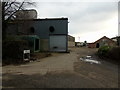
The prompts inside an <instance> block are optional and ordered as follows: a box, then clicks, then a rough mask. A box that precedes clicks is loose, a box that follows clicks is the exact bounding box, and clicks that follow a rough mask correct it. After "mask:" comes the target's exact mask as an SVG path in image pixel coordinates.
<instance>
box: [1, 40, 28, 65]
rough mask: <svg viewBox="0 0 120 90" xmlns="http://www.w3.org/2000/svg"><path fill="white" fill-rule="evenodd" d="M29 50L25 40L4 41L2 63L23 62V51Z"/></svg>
mask: <svg viewBox="0 0 120 90" xmlns="http://www.w3.org/2000/svg"><path fill="white" fill-rule="evenodd" d="M24 49H28V43H27V42H26V41H24V40H19V41H8V40H7V41H3V43H2V59H3V61H2V63H3V64H10V63H18V62H21V61H22V60H23V50H24Z"/></svg>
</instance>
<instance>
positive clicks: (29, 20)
mask: <svg viewBox="0 0 120 90" xmlns="http://www.w3.org/2000/svg"><path fill="white" fill-rule="evenodd" d="M42 20H68V18H42V19H16V20H11V21H42Z"/></svg>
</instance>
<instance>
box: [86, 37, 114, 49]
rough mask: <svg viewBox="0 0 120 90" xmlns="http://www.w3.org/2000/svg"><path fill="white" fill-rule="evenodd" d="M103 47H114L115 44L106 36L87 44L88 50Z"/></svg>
mask: <svg viewBox="0 0 120 90" xmlns="http://www.w3.org/2000/svg"><path fill="white" fill-rule="evenodd" d="M104 45H107V46H115V45H116V43H115V41H113V40H112V39H110V38H108V37H106V36H103V37H102V38H100V39H98V40H97V41H95V42H93V43H88V47H89V48H99V47H101V46H104Z"/></svg>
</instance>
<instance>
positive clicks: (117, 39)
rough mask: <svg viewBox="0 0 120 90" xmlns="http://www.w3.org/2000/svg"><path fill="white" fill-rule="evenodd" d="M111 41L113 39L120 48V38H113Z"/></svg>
mask: <svg viewBox="0 0 120 90" xmlns="http://www.w3.org/2000/svg"><path fill="white" fill-rule="evenodd" d="M111 39H112V40H113V41H115V42H116V43H117V45H118V46H120V36H117V37H113V38H111Z"/></svg>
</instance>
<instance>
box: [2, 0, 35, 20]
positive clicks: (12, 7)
mask: <svg viewBox="0 0 120 90" xmlns="http://www.w3.org/2000/svg"><path fill="white" fill-rule="evenodd" d="M27 5H29V6H30V5H35V4H34V2H26V0H23V1H21V2H16V0H5V1H3V2H2V16H3V19H4V20H11V19H12V20H13V19H15V13H16V12H18V11H20V10H25V7H26V6H27Z"/></svg>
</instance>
